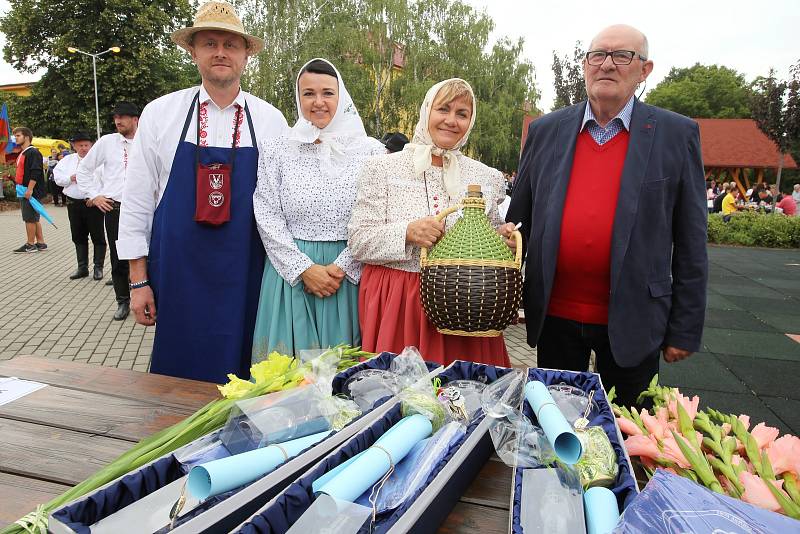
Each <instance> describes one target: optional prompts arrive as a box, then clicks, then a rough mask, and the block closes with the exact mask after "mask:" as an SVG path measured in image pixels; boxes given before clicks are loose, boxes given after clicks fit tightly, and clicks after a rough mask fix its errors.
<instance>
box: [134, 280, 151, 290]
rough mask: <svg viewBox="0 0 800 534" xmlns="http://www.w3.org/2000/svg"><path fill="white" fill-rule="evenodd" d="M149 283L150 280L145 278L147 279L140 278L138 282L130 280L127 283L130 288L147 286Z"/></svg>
mask: <svg viewBox="0 0 800 534" xmlns="http://www.w3.org/2000/svg"><path fill="white" fill-rule="evenodd" d="M149 285H150V280H147V279H145V280H142V281H140V282H131V283H130V284H129V286H130V288H131V289H139V288H140V287H146V286H149Z"/></svg>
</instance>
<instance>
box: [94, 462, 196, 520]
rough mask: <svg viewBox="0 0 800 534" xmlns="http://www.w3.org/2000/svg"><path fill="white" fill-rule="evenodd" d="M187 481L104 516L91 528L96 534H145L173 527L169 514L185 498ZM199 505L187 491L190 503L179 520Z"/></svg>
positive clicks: (155, 492) (187, 503) (181, 479)
mask: <svg viewBox="0 0 800 534" xmlns="http://www.w3.org/2000/svg"><path fill="white" fill-rule="evenodd" d="M184 482H186V477H185V476H184V477H181V478H179V479H178V480H176V481H174V482H171V483H169V484H167V485H166V486H164V487H163V488H161V489H159V490H156V491H154V492H153V493H151V494H150V495H147V496H145V497H142V498H141V499H139V500H138V501H136V502H133V503H131V504H129V505H128V506H126V507H124V508H122V509H120V510H118V511H117V512H114V513H113V514H111V515H110V516H108V517H104V518H103V519H101V520H100V521H98V522H97V523H95V524H94V525H91V526H90V527H89V528H90V529H91V532H92V534H141V533H143V532H156V531H158V530H160V529H162V528H164V527H165V526H167V525H168V524H169V513H170V511H171V510H172V507H173V506H174V505H175V503H176V502H177V501H178V497H180V496H181V489H183V484H184ZM198 504H200V501H198V500H197V499H196V498H194V497H192V495H191V494H190V493H189V492H186V504H184V506H183V510H181V513H180V515H179V517H180V516H183V515H186V514H187V513H188V512H189V511H191V510H192V509H194V508H195V507H196V506H197V505H198Z"/></svg>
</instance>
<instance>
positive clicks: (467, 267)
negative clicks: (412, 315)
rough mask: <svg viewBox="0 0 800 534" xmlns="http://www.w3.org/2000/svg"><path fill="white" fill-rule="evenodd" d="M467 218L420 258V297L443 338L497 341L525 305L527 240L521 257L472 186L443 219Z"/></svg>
mask: <svg viewBox="0 0 800 534" xmlns="http://www.w3.org/2000/svg"><path fill="white" fill-rule="evenodd" d="M459 209H460V210H461V212H462V216H461V217H459V219H458V220H457V221H456V223H455V224H454V225H453V227H452V228H451V229H450V230H448V231H447V233H445V235H444V237H443V238H442V239H441V240H439V242H438V243H436V245H434V246H433V247H432V248H431V249H430V251H428V250H427V249H425V248H423V249H422V254H421V259H420V297H421V299H422V307H423V308H424V310H425V314H426V315H427V317H428V319H429V320H430V321H431V322H432V323H433V325H434V326H435V327H436V329H437V330H438V331H439V332H441V333H444V334H449V335H462V336H483V337H491V336H498V335H500V334H501V333H502V330H504V329H505V328H506V327H507V326H508V325H510V324H511V323H512V322H513V320H514V319H515V318H516V316H517V313H518V311H519V306H520V302H521V300H522V273H521V271H520V267H521V257H522V238H521V236H520V234H519V232H514V237H515V239H516V241H517V247H516V249H517V250H516V254H514V253H513V252H512V251H511V249H509V247H508V246H507V245H506V244H505V241H504V240H503V238H502V237H501V236H500V235H499V234H498V233H497V231H496V230H495V229H494V227H493V226H492V224H491V222H490V221H489V218H488V217H487V216H486V202H485V200H484V199H483V195H482V193H481V188H480V186H479V185H469V186H467V195H466V197H465V198H464V200H463V202H462V204H461V205H460V206H454V207H452V208H449V209H447V210H445V211H444V212H442V213H441V214H439V215H438V218H439V219H440V220H441V219H444V218H445V217H446V216H447V215H449V214H450V213H453V212H454V211H456V210H459Z"/></svg>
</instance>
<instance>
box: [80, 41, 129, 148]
mask: <svg viewBox="0 0 800 534" xmlns="http://www.w3.org/2000/svg"><path fill="white" fill-rule="evenodd" d="M67 51H68V52H69V53H70V54H83V55H85V56H90V57H91V58H92V70H93V71H94V112H95V116H96V117H97V139H100V103H99V102H98V100H97V58H99V57H100V56H102V55H103V54H108V53H109V52H112V53H114V54H119V51H120V48H119V47H118V46H112V47H111V48H109V49H108V50H103V51H102V52H98V53H97V54H90V53H89V52H84V51H83V50H78V49H77V48H75V47H74V46H70V47H68V48H67Z"/></svg>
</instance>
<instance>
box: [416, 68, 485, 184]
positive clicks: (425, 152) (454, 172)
mask: <svg viewBox="0 0 800 534" xmlns="http://www.w3.org/2000/svg"><path fill="white" fill-rule="evenodd" d="M455 80H457V81H460V82H463V83H464V85H466V86H467V88H468V89H469V94H470V97H471V98H472V116H471V117H470V122H469V128H468V129H467V131H466V133H465V134H464V137H462V138H461V139H460V140H459V141H458V143H456V145H455V146H454V147H452V148H442V147H440V146H437V145H436V144H435V143H434V142H433V138H432V137H431V133H430V130H429V129H428V122H429V120H430V112H431V108H432V107H433V102H434V101H435V100H436V96H437V95H438V94H439V90H440V89H441V88H442V87H443V86H444V85H445V84H446V83H448V82H451V81H455ZM475 112H476V105H475V93H474V92H473V91H472V87H471V86H470V85H469V83H467V82H466V81H464V80H462V79H461V78H450V79H449V80H444V81H441V82H439V83H437V84H436V85H434V86H433V87H431V88H430V89H428V92H427V93H426V94H425V100H423V101H422V106H421V107H420V110H419V122H417V126H416V128H415V129H414V138H413V139H412V140H411V142H410V143H408V144H407V145H406V146H405V148H404V150H411V151H413V152H414V154H413V157H412V161H413V164H414V174H415V175H420V174H422V173H423V172H425V171H426V170H427V169H428V168H429V167H430V166H431V164H432V158H431V156H440V157H441V158H442V173H443V175H444V187H445V190H446V191H447V194H448V195H449V196H450V197H451V198H460V197H461V196H462V194H463V192H464V185H463V184H462V182H461V166H460V165H459V163H458V155H459V154H460V153H461V147H463V146H464V145H465V144H466V143H467V139H468V138H469V133H470V132H471V131H472V127H473V126H475V115H476V113H475Z"/></svg>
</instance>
